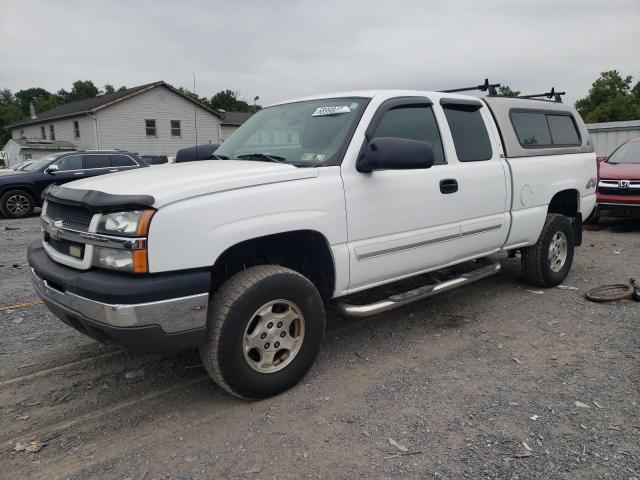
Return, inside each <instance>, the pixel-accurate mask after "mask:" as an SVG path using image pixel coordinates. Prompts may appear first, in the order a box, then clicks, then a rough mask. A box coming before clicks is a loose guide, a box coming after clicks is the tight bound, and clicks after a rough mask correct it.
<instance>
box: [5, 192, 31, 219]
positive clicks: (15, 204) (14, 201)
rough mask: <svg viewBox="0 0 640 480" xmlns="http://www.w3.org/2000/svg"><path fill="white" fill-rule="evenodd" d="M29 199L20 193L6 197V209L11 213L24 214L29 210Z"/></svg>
mask: <svg viewBox="0 0 640 480" xmlns="http://www.w3.org/2000/svg"><path fill="white" fill-rule="evenodd" d="M29 203H30V202H29V199H28V198H27V197H25V196H24V195H22V194H20V193H16V194H15V195H11V196H10V197H9V198H8V199H7V210H8V211H9V213H10V214H12V215H24V214H25V213H27V212H28V211H29Z"/></svg>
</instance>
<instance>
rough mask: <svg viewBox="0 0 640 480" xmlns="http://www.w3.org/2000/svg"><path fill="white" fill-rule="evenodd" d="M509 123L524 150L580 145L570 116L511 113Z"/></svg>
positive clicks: (543, 113)
mask: <svg viewBox="0 0 640 480" xmlns="http://www.w3.org/2000/svg"><path fill="white" fill-rule="evenodd" d="M511 123H512V124H513V128H514V130H515V132H516V135H517V136H518V141H519V142H520V145H522V146H523V147H524V148H536V147H538V148H539V147H548V148H553V147H566V146H575V145H580V143H581V140H580V135H579V133H578V129H577V128H576V124H575V122H574V121H573V117H572V116H571V115H563V114H554V113H545V112H523V111H512V112H511Z"/></svg>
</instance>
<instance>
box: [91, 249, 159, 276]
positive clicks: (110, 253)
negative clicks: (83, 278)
mask: <svg viewBox="0 0 640 480" xmlns="http://www.w3.org/2000/svg"><path fill="white" fill-rule="evenodd" d="M93 264H94V265H95V266H96V267H101V268H108V269H110V270H119V271H121V272H132V273H146V272H147V271H148V266H147V265H148V263H147V251H146V250H122V249H119V248H105V247H98V246H96V247H94V250H93Z"/></svg>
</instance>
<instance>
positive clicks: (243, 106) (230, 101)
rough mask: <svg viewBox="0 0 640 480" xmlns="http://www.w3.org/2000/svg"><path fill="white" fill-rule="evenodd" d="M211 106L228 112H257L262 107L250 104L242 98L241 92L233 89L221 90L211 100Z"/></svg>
mask: <svg viewBox="0 0 640 480" xmlns="http://www.w3.org/2000/svg"><path fill="white" fill-rule="evenodd" d="M209 104H210V105H211V108H215V109H216V110H224V111H226V112H257V111H258V110H260V109H261V108H262V107H260V106H259V105H255V104H254V105H249V104H248V103H247V102H246V101H244V100H241V99H240V92H234V91H233V90H221V91H219V92H218V93H216V94H215V95H214V96H213V97H211V100H210V101H209Z"/></svg>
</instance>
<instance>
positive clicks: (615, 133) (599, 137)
mask: <svg viewBox="0 0 640 480" xmlns="http://www.w3.org/2000/svg"><path fill="white" fill-rule="evenodd" d="M587 130H589V136H590V137H591V141H592V142H593V146H594V147H595V149H596V155H598V156H599V157H607V156H609V155H611V154H612V153H613V151H614V150H615V149H616V148H618V147H619V146H620V145H621V144H623V143H624V142H626V141H627V140H630V139H632V138H635V137H638V136H640V120H627V121H624V122H603V123H587Z"/></svg>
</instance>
